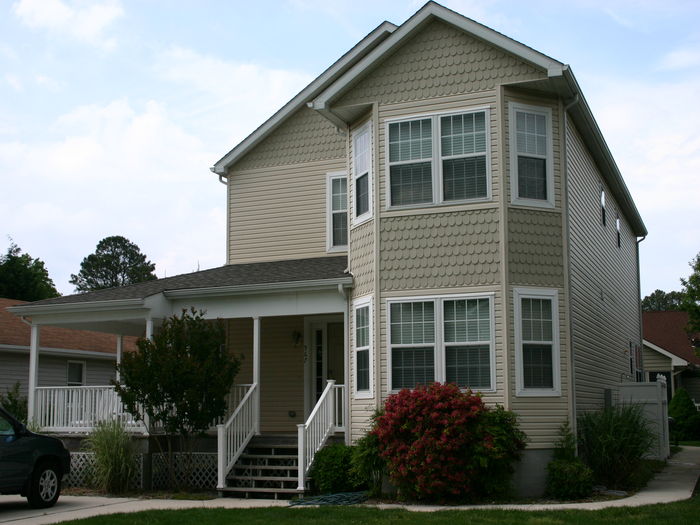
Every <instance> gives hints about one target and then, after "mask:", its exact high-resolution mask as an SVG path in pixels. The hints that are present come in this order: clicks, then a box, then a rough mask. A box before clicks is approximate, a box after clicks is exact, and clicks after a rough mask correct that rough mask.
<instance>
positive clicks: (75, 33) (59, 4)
mask: <svg viewBox="0 0 700 525" xmlns="http://www.w3.org/2000/svg"><path fill="white" fill-rule="evenodd" d="M12 7H13V10H14V12H15V15H16V16H17V17H18V18H19V19H20V20H21V21H22V22H23V23H24V24H25V25H27V26H29V27H31V28H34V29H47V30H50V31H53V32H55V33H58V34H66V35H69V36H71V37H72V38H75V39H77V40H80V41H83V42H87V43H90V44H94V45H98V46H100V47H103V48H106V49H111V48H113V47H114V46H115V45H116V41H115V40H114V38H109V37H106V36H105V35H104V33H105V31H106V30H107V28H108V27H109V26H110V25H111V24H112V23H113V22H114V21H115V20H117V19H118V18H120V17H121V16H123V15H124V9H123V8H122V5H121V2H120V1H119V0H105V1H104V2H102V3H99V4H91V5H83V4H81V3H76V4H74V5H72V4H69V3H66V2H64V1H63V0H19V1H18V2H17V3H15V4H14V5H13V6H12Z"/></svg>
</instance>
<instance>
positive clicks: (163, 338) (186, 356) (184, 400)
mask: <svg viewBox="0 0 700 525" xmlns="http://www.w3.org/2000/svg"><path fill="white" fill-rule="evenodd" d="M225 341H226V334H225V330H224V325H223V322H222V321H221V320H216V321H208V320H205V319H204V317H203V313H202V312H197V311H195V310H194V308H193V309H192V310H190V311H189V312H188V311H186V310H183V312H182V315H180V316H172V317H169V318H168V319H166V320H165V321H164V322H163V325H162V327H161V328H160V330H158V331H157V332H156V334H155V335H154V336H153V339H152V340H150V339H139V340H138V341H137V343H136V345H137V347H138V351H137V352H131V353H127V354H125V355H124V357H123V359H122V362H121V364H120V365H118V367H117V368H118V369H119V374H120V377H121V384H116V383H115V385H116V390H117V393H118V394H119V396H120V397H121V399H122V401H123V402H124V405H125V406H126V408H127V410H128V411H129V412H130V413H131V414H133V415H134V417H135V418H136V419H138V420H139V421H143V422H144V423H147V425H148V427H149V431H150V432H151V433H157V432H164V433H165V434H166V436H167V446H168V450H167V452H168V458H169V461H168V470H169V474H170V481H171V483H172V485H173V486H175V487H177V486H178V476H177V475H176V472H175V467H174V462H173V455H172V452H173V444H174V443H173V440H179V443H180V450H183V451H185V452H191V450H192V444H193V438H194V437H195V436H197V435H201V434H203V433H204V432H205V431H206V430H208V429H209V427H210V426H211V425H212V423H213V422H214V421H215V420H217V419H219V418H220V417H222V416H223V415H224V414H225V412H226V396H227V394H228V393H229V391H230V389H231V385H232V384H233V379H234V377H235V376H236V374H237V373H238V369H239V367H240V362H239V360H238V359H237V358H236V357H235V356H233V355H231V354H230V353H229V352H228V351H227V350H226V347H225V345H224V343H225ZM156 441H157V443H158V444H159V446H161V442H160V440H156ZM187 464H188V465H191V461H188V462H187ZM188 477H189V467H188V468H187V469H186V471H185V475H184V478H185V480H187V479H188Z"/></svg>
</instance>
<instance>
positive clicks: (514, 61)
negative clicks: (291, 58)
mask: <svg viewBox="0 0 700 525" xmlns="http://www.w3.org/2000/svg"><path fill="white" fill-rule="evenodd" d="M546 77H547V74H546V72H545V71H542V70H539V69H537V68H535V67H533V66H531V65H529V64H526V63H524V62H522V61H521V60H520V59H518V58H515V57H514V56H512V55H509V54H508V53H505V52H503V51H501V50H499V49H496V48H495V47H493V46H491V45H489V44H487V43H485V42H483V41H482V40H479V39H477V38H475V37H473V36H470V35H468V34H466V33H465V32H464V31H462V30H460V29H457V28H456V27H454V26H451V25H449V24H446V23H444V22H440V21H433V22H431V23H429V24H427V25H426V26H425V27H424V28H423V29H422V30H421V31H419V32H418V33H417V34H416V36H414V37H413V38H411V39H410V40H409V41H408V42H406V43H405V44H404V45H402V46H401V48H399V49H398V50H397V51H396V52H395V53H393V54H392V55H391V56H389V57H388V58H387V59H386V60H384V61H383V62H381V63H380V64H379V65H378V66H377V67H375V68H374V69H373V70H372V71H368V72H367V74H366V76H365V77H364V78H363V79H362V80H360V81H359V82H358V83H357V85H356V86H355V87H354V88H353V89H352V90H351V91H349V92H348V93H347V94H345V95H344V96H343V97H342V98H341V99H340V100H338V101H337V102H336V103H335V105H336V106H350V105H354V104H362V103H367V102H374V101H377V102H379V103H380V104H391V103H395V102H404V101H407V100H420V99H423V100H424V99H428V98H434V97H443V96H447V95H454V94H457V93H468V92H474V91H486V90H489V89H493V88H494V87H495V86H497V85H498V84H502V83H507V82H516V81H522V80H535V79H541V78H546Z"/></svg>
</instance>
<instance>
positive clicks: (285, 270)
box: [28, 256, 349, 306]
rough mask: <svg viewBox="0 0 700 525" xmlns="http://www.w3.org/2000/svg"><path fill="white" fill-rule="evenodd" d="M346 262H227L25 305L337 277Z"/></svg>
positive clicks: (342, 259)
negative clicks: (224, 264)
mask: <svg viewBox="0 0 700 525" xmlns="http://www.w3.org/2000/svg"><path fill="white" fill-rule="evenodd" d="M347 265H348V262H347V257H345V256H333V257H316V258H312V259H293V260H288V261H273V262H260V263H248V264H227V265H226V266H221V267H219V268H212V269H210V270H202V271H200V272H192V273H185V274H182V275H175V276H173V277H166V278H163V279H157V280H155V281H147V282H143V283H138V284H132V285H130V286H122V287H119V288H107V289H105V290H97V291H95V292H86V293H81V294H75V295H64V296H63V297H56V298H53V299H44V300H41V301H35V302H33V303H28V305H31V306H34V305H51V304H71V303H85V302H92V301H115V300H120V299H144V298H146V297H148V296H150V295H153V294H157V293H161V292H165V291H170V290H188V289H196V288H215V287H220V286H245V285H255V284H270V283H287V282H302V281H315V280H325V279H338V278H342V277H349V274H346V273H345V269H346V268H347Z"/></svg>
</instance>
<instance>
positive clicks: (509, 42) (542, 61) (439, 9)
mask: <svg viewBox="0 0 700 525" xmlns="http://www.w3.org/2000/svg"><path fill="white" fill-rule="evenodd" d="M432 17H434V18H437V19H439V20H442V21H444V22H447V23H449V24H451V25H453V26H455V27H458V28H459V29H462V30H463V31H465V32H467V33H469V34H471V35H473V36H475V37H477V38H479V39H480V40H483V41H485V42H487V43H489V44H492V45H493V46H495V47H498V48H500V49H503V50H504V51H506V52H508V53H510V54H512V55H515V56H517V57H519V58H521V59H522V60H524V61H526V62H529V63H531V64H533V65H535V66H537V67H539V68H541V69H544V70H545V71H547V74H548V75H549V76H556V75H558V74H561V71H562V68H563V67H564V64H562V63H561V62H559V61H557V60H554V59H553V58H550V57H548V56H547V55H544V54H542V53H540V52H539V51H535V50H534V49H532V48H531V47H528V46H526V45H524V44H521V43H520V42H517V41H516V40H513V39H512V38H509V37H507V36H505V35H503V34H501V33H499V32H497V31H494V30H493V29H491V28H489V27H486V26H485V25H482V24H479V23H478V22H475V21H474V20H471V19H469V18H467V17H465V16H463V15H460V14H459V13H456V12H455V11H452V10H450V9H447V8H446V7H443V6H441V5H439V4H436V3H435V2H428V3H427V4H426V5H425V6H424V7H423V8H422V9H420V10H419V11H418V12H417V13H416V14H414V15H413V16H412V17H411V18H409V19H408V20H407V21H406V22H404V23H403V24H401V26H400V27H399V28H398V29H397V30H396V31H394V33H393V34H392V35H391V36H390V37H389V38H387V39H386V40H385V41H384V42H382V43H381V44H380V45H378V46H377V47H376V48H375V49H374V50H372V51H371V52H370V53H369V54H368V55H367V56H366V57H364V58H363V59H362V60H360V61H359V62H358V63H357V64H355V65H354V66H353V67H352V68H350V70H349V71H348V72H347V73H345V74H344V75H343V76H342V77H340V79H338V80H337V81H336V82H334V83H333V84H331V85H330V86H329V87H328V89H326V90H325V91H324V92H323V93H321V94H320V95H319V96H318V97H316V99H315V100H314V101H313V105H312V106H311V107H312V108H313V109H316V110H324V109H327V108H328V106H329V105H330V103H331V102H332V101H333V100H334V99H335V98H337V97H338V96H340V95H341V94H342V93H343V92H344V91H345V90H346V89H347V88H348V87H350V86H352V84H353V83H354V82H355V81H356V80H357V79H358V77H360V76H361V75H362V74H363V73H364V72H365V71H366V70H367V69H369V68H370V67H372V66H373V65H374V64H375V63H376V62H377V61H378V60H380V59H381V58H383V57H384V56H385V55H386V54H387V53H390V52H391V51H392V50H393V49H394V48H395V47H396V46H398V45H400V44H401V43H402V42H403V41H404V40H405V39H406V38H408V37H410V36H411V35H412V34H413V33H414V32H415V31H416V30H417V29H419V28H420V27H421V26H422V25H423V24H424V23H425V22H426V21H427V20H428V19H430V18H432Z"/></svg>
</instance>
